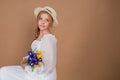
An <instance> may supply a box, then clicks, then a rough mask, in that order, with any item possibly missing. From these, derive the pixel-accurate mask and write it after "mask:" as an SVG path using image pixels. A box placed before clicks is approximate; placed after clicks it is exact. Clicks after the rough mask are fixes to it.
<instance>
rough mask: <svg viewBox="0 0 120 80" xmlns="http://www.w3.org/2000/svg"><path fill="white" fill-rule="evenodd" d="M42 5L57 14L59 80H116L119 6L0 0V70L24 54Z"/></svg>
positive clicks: (119, 71)
mask: <svg viewBox="0 0 120 80" xmlns="http://www.w3.org/2000/svg"><path fill="white" fill-rule="evenodd" d="M45 5H48V6H51V7H53V8H55V10H56V11H57V13H58V20H59V26H58V27H57V28H56V29H52V31H53V33H54V34H55V35H56V37H57V39H58V50H57V51H58V52H57V72H58V80H120V1H119V0H0V66H1V67H2V66H7V65H18V64H19V62H20V60H21V59H22V57H23V56H25V55H26V54H27V51H28V50H29V49H30V45H31V42H32V40H33V39H34V29H35V27H36V21H35V18H34V14H33V10H34V8H35V7H38V6H45Z"/></svg>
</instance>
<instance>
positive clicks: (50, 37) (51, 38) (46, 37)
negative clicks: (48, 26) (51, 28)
mask: <svg viewBox="0 0 120 80" xmlns="http://www.w3.org/2000/svg"><path fill="white" fill-rule="evenodd" d="M44 41H50V42H51V41H52V42H57V38H56V36H55V35H53V34H46V35H44Z"/></svg>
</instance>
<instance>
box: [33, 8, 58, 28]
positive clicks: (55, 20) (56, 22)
mask: <svg viewBox="0 0 120 80" xmlns="http://www.w3.org/2000/svg"><path fill="white" fill-rule="evenodd" d="M41 11H45V12H47V13H49V14H50V15H51V16H52V18H53V27H56V26H57V25H58V20H57V18H56V16H55V15H53V14H52V13H51V12H50V11H49V10H46V9H45V8H41V7H38V8H35V10H34V15H35V17H36V18H37V16H38V14H39V13H40V12H41Z"/></svg>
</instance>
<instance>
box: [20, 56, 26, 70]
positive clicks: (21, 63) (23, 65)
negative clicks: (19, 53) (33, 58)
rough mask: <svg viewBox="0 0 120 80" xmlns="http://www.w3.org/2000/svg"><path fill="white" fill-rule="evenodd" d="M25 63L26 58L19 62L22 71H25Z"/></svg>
mask: <svg viewBox="0 0 120 80" xmlns="http://www.w3.org/2000/svg"><path fill="white" fill-rule="evenodd" d="M26 61H27V59H26V58H23V59H22V61H21V62H20V65H21V67H22V68H23V69H25V66H26Z"/></svg>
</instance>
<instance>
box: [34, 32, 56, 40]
mask: <svg viewBox="0 0 120 80" xmlns="http://www.w3.org/2000/svg"><path fill="white" fill-rule="evenodd" d="M46 36H55V35H54V34H51V33H49V34H44V35H43V37H42V38H41V39H40V40H37V39H35V41H38V42H41V41H42V40H43V39H44V38H45V37H46Z"/></svg>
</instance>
